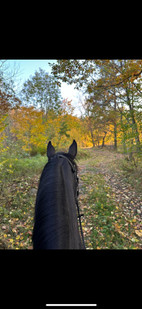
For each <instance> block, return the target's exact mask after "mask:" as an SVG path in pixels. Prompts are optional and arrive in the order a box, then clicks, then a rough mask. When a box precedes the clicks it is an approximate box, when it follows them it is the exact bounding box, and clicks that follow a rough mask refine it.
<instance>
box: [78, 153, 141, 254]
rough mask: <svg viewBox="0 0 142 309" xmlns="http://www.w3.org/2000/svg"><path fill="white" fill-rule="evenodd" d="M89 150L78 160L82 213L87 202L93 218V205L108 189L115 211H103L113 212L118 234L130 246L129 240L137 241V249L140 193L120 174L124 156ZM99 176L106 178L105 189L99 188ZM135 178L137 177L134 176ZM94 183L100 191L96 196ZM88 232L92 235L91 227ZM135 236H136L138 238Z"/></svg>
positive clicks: (139, 246)
mask: <svg viewBox="0 0 142 309" xmlns="http://www.w3.org/2000/svg"><path fill="white" fill-rule="evenodd" d="M89 151H90V154H91V158H89V159H87V160H86V161H85V160H84V161H80V162H79V177H80V205H81V208H82V211H83V212H84V207H85V209H86V207H87V206H86V205H87V204H88V208H93V209H94V217H95V205H96V204H97V202H98V203H99V201H101V202H102V196H103V195H104V192H105V188H108V190H109V193H107V194H106V196H108V197H109V198H110V199H112V200H113V203H114V205H115V207H114V208H115V211H114V210H113V211H110V213H109V214H108V213H106V217H107V216H108V215H110V216H111V214H113V216H112V225H114V226H115V227H116V229H117V231H118V232H119V234H122V236H125V238H127V240H129V245H130V246H131V244H130V243H131V241H132V243H135V242H136V244H137V245H138V243H139V245H138V247H137V248H141V247H142V220H141V219H142V193H141V192H140V190H138V191H136V190H135V189H136V188H135V187H134V186H133V185H132V184H130V183H129V179H128V178H127V177H126V174H125V173H123V170H122V166H121V162H122V160H124V155H123V154H120V153H116V152H112V151H111V152H110V151H109V150H106V149H105V150H101V149H97V150H91V149H90V150H89ZM100 177H102V178H103V179H104V181H105V185H104V189H102V188H103V185H102V187H101V183H100V179H101V178H100ZM89 178H90V179H89ZM135 181H137V180H136V179H135ZM99 183H100V185H99ZM95 186H96V187H98V189H99V188H100V190H102V195H101V194H100V196H99V197H97V196H98V195H97V194H98V193H97V191H96V190H95ZM97 199H98V201H97ZM101 202H100V205H101ZM105 203H106V200H105V201H103V202H102V205H103V204H104V205H105ZM110 204H111V202H110ZM92 205H93V206H92ZM98 205H99V204H98ZM98 207H100V206H98ZM104 207H106V206H104ZM108 208H109V206H108ZM99 209H100V208H99ZM87 214H88V213H87V211H86V219H85V225H86V226H87V225H88V223H89V221H88V219H87ZM92 215H93V212H92ZM101 215H102V214H101ZM103 216H104V217H105V213H103ZM120 218H121V219H122V218H123V220H120ZM130 226H131V227H130ZM125 227H126V228H125ZM122 228H123V233H122ZM84 232H85V234H87V233H88V226H87V227H86V231H84ZM89 233H90V234H91V231H90V230H89ZM135 236H137V237H138V239H137V238H136V237H135ZM88 239H89V237H88Z"/></svg>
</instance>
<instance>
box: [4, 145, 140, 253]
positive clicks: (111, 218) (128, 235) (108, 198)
mask: <svg viewBox="0 0 142 309" xmlns="http://www.w3.org/2000/svg"><path fill="white" fill-rule="evenodd" d="M114 155H115V154H114ZM103 161H104V156H103V153H102V155H100V153H99V152H98V151H97V150H96V151H95V152H94V151H93V150H92V149H86V150H85V149H83V150H80V151H79V153H78V158H77V164H78V166H79V169H80V206H81V208H82V210H83V212H84V218H83V219H82V221H83V231H84V236H85V242H86V246H87V248H88V249H128V248H129V249H133V248H135V249H137V248H140V240H139V238H138V237H136V235H135V231H134V221H133V220H132V219H130V218H128V217H127V216H126V215H125V214H124V213H123V212H122V209H121V205H118V204H117V203H116V201H115V196H114V195H113V193H112V191H111V188H110V187H109V186H108V184H107V183H106V182H105V179H104V175H102V174H101V173H100V172H98V171H97V166H98V164H99V163H101V162H103ZM46 162H47V157H46V156H41V155H37V156H35V157H25V158H22V157H19V158H15V157H12V156H11V157H8V156H7V157H5V158H4V157H1V165H0V179H1V180H0V219H1V227H0V235H1V245H0V248H8V249H32V229H33V219H34V205H35V199H36V192H37V187H38V181H39V177H40V174H41V171H42V169H43V167H44V165H45V164H46ZM121 163H122V161H121ZM118 165H119V164H118ZM119 167H120V170H121V168H122V169H123V164H121V165H120V166H119ZM121 172H122V170H121ZM123 172H124V169H123ZM125 172H126V173H127V171H125ZM125 176H126V175H125ZM134 220H135V219H134Z"/></svg>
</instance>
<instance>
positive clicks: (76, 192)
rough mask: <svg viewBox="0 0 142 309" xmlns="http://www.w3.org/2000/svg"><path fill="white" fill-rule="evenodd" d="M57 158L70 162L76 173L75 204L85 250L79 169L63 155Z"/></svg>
mask: <svg viewBox="0 0 142 309" xmlns="http://www.w3.org/2000/svg"><path fill="white" fill-rule="evenodd" d="M57 156H58V157H59V158H65V159H66V160H67V161H68V163H69V164H70V166H71V169H72V172H73V173H74V176H75V184H76V186H75V187H76V190H75V193H74V194H75V203H76V206H77V212H78V219H79V224H80V232H81V237H82V242H83V247H84V249H86V247H85V242H84V236H83V230H82V224H81V217H82V216H84V214H81V213H80V208H79V201H78V196H79V178H78V175H77V168H76V165H75V164H73V163H72V162H71V160H70V159H69V158H67V157H66V156H64V155H62V154H58V155H57Z"/></svg>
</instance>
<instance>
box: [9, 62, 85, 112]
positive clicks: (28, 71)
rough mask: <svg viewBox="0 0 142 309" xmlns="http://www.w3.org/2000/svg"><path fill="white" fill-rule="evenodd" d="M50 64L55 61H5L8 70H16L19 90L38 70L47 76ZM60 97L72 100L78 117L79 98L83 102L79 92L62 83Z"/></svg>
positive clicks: (49, 71)
mask: <svg viewBox="0 0 142 309" xmlns="http://www.w3.org/2000/svg"><path fill="white" fill-rule="evenodd" d="M49 62H50V63H56V60H53V59H46V60H44V59H43V60H40V59H38V60H36V59H33V60H32V59H29V60H28V59H26V60H24V59H21V60H20V59H19V60H17V59H16V60H14V59H12V60H7V65H8V66H9V69H10V70H12V69H13V68H14V67H15V68H16V67H17V69H18V71H19V74H18V77H17V83H16V84H17V87H18V89H19V90H20V89H21V88H22V85H23V83H24V82H25V81H26V80H27V79H28V78H29V77H30V75H31V76H32V75H34V73H35V71H38V70H39V68H41V69H43V70H45V71H46V72H48V73H49V74H50V73H51V68H50V66H49ZM61 95H62V97H63V98H64V99H68V100H72V105H73V106H74V107H75V111H74V114H76V115H78V116H79V115H80V108H81V107H80V104H79V98H81V99H82V100H83V95H82V93H81V92H80V91H78V90H76V89H74V85H67V84H66V83H62V86H61Z"/></svg>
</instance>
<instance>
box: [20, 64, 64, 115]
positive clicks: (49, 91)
mask: <svg viewBox="0 0 142 309" xmlns="http://www.w3.org/2000/svg"><path fill="white" fill-rule="evenodd" d="M21 96H22V99H23V100H24V101H25V102H26V103H28V104H30V105H33V106H35V107H36V108H39V107H40V108H41V109H42V110H44V111H45V113H46V114H47V112H48V111H49V110H54V111H55V112H56V113H59V112H60V109H61V91H60V88H59V87H58V85H57V81H56V78H55V77H54V76H51V75H49V74H48V73H46V72H45V71H44V70H42V69H39V72H38V71H36V72H35V75H34V76H32V77H31V79H28V80H27V81H26V82H25V83H24V87H23V89H22V92H21Z"/></svg>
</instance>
